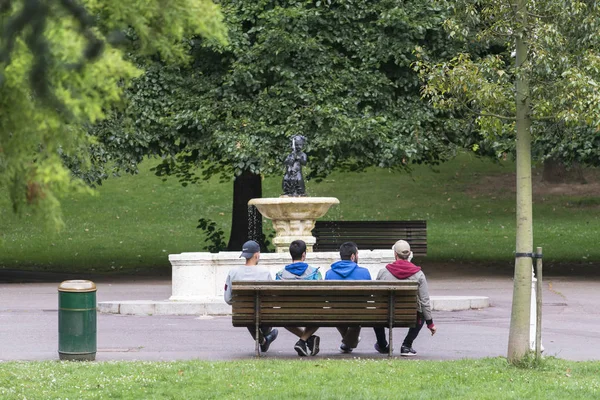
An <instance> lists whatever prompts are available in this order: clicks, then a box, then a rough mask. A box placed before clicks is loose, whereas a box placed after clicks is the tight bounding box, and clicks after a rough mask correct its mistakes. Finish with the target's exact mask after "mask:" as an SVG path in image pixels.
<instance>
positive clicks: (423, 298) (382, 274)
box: [377, 268, 433, 321]
mask: <svg viewBox="0 0 600 400" xmlns="http://www.w3.org/2000/svg"><path fill="white" fill-rule="evenodd" d="M377 280H378V281H400V280H403V281H416V282H417V283H418V284H419V289H418V290H419V292H418V295H417V297H418V302H417V311H419V312H422V313H423V317H424V318H425V321H431V320H432V319H433V317H432V316H431V303H430V301H429V289H428V288H427V279H425V274H424V273H423V272H422V271H419V272H417V273H415V274H413V275H411V276H409V277H408V278H406V279H398V278H396V277H395V276H394V275H392V273H391V272H390V271H388V269H387V268H382V269H381V270H380V271H379V273H378V274H377Z"/></svg>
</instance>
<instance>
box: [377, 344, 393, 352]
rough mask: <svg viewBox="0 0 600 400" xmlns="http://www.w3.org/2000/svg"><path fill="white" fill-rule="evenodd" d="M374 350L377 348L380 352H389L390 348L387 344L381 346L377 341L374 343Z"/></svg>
mask: <svg viewBox="0 0 600 400" xmlns="http://www.w3.org/2000/svg"><path fill="white" fill-rule="evenodd" d="M375 350H377V351H378V352H379V353H381V354H389V352H390V348H389V347H388V346H385V347H381V346H380V345H379V343H375Z"/></svg>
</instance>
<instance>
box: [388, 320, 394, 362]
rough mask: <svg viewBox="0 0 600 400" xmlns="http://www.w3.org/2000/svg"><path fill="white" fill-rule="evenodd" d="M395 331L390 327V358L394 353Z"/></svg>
mask: <svg viewBox="0 0 600 400" xmlns="http://www.w3.org/2000/svg"><path fill="white" fill-rule="evenodd" d="M393 337H394V329H393V328H392V326H391V325H390V343H389V344H388V357H391V356H392V354H393V353H394V338H393Z"/></svg>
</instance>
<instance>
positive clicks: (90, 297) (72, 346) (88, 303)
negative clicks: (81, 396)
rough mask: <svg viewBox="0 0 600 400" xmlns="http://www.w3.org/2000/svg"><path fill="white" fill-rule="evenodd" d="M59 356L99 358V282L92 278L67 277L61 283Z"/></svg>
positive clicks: (62, 357)
mask: <svg viewBox="0 0 600 400" xmlns="http://www.w3.org/2000/svg"><path fill="white" fill-rule="evenodd" d="M58 356H59V358H60V359H61V360H73V361H94V360H95V359H96V284H95V283H94V282H92V281H85V280H72V281H64V282H63V283H61V284H60V285H59V286H58Z"/></svg>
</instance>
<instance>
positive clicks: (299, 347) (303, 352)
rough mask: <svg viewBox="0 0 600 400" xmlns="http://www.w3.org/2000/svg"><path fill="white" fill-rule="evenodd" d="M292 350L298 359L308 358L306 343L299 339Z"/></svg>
mask: <svg viewBox="0 0 600 400" xmlns="http://www.w3.org/2000/svg"><path fill="white" fill-rule="evenodd" d="M294 350H296V352H297V353H298V355H299V356H300V357H306V356H308V349H307V348H306V342H305V341H304V340H302V339H300V340H298V341H297V342H296V345H295V346H294Z"/></svg>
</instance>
